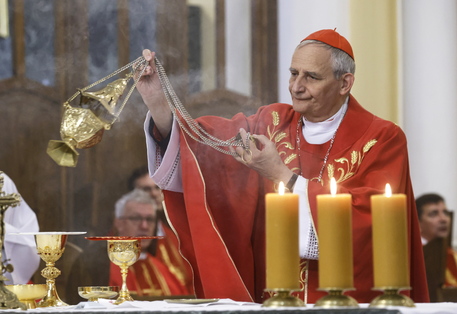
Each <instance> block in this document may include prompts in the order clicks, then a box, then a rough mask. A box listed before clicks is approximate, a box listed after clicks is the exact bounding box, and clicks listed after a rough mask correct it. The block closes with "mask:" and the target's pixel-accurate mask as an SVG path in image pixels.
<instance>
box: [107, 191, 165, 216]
mask: <svg viewBox="0 0 457 314" xmlns="http://www.w3.org/2000/svg"><path fill="white" fill-rule="evenodd" d="M131 201H133V202H136V203H140V204H151V205H152V206H153V207H154V209H156V208H157V203H156V201H154V199H153V198H152V197H151V196H150V195H149V193H147V192H145V191H143V190H140V189H134V190H133V191H131V192H129V193H127V194H124V195H123V196H122V197H121V198H120V199H119V200H118V201H117V202H116V204H115V205H114V216H115V217H116V218H120V217H122V215H123V214H124V210H125V205H127V203H128V202H131Z"/></svg>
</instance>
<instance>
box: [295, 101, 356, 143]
mask: <svg viewBox="0 0 457 314" xmlns="http://www.w3.org/2000/svg"><path fill="white" fill-rule="evenodd" d="M348 100H349V97H347V98H346V101H345V102H344V104H343V105H342V106H341V108H340V110H338V112H337V113H335V114H334V115H333V116H331V117H330V118H328V119H327V120H325V121H322V122H311V121H308V120H306V119H305V118H304V117H303V129H302V132H303V137H304V138H305V140H306V141H307V142H308V143H310V144H323V143H326V142H328V141H330V139H331V138H332V137H333V135H334V134H335V132H336V130H338V127H339V125H340V123H341V120H343V118H344V115H345V114H346V111H347V108H348Z"/></svg>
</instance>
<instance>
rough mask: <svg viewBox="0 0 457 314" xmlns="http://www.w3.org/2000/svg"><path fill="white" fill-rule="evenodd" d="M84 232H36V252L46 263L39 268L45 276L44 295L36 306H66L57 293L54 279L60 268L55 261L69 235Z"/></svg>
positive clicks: (58, 257) (62, 250) (58, 274)
mask: <svg viewBox="0 0 457 314" xmlns="http://www.w3.org/2000/svg"><path fill="white" fill-rule="evenodd" d="M85 233H86V232H37V233H34V235H35V243H36V247H37V253H38V255H39V256H40V257H41V259H42V260H43V261H44V262H45V263H46V267H45V268H43V269H42V270H41V275H42V276H43V277H44V278H46V285H47V292H46V295H45V296H44V297H43V299H41V301H40V302H38V304H37V306H38V307H49V306H67V305H68V304H66V303H65V302H63V301H62V300H61V299H60V297H59V295H58V294H57V290H56V285H55V279H56V278H57V277H59V276H60V273H61V272H60V270H59V269H58V268H56V267H55V266H54V265H55V262H56V261H58V260H59V259H60V257H61V256H62V254H63V252H64V251H65V244H66V243H67V237H68V236H69V235H77V234H85Z"/></svg>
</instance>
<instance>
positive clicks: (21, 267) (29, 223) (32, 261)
mask: <svg viewBox="0 0 457 314" xmlns="http://www.w3.org/2000/svg"><path fill="white" fill-rule="evenodd" d="M0 180H2V182H3V183H2V184H0V186H1V188H0V191H1V192H2V193H3V194H2V195H3V196H4V195H9V194H13V193H17V194H19V192H18V190H17V188H16V185H15V184H14V182H13V180H11V179H10V177H8V176H7V175H6V174H5V173H3V172H1V171H0ZM4 223H5V244H4V251H3V252H2V261H7V263H8V264H12V265H13V267H14V270H13V272H11V273H9V272H6V273H5V274H4V275H5V276H6V277H7V278H8V281H6V282H5V284H7V285H12V284H26V283H28V282H29V281H30V279H31V277H32V275H33V273H34V272H35V271H36V270H37V268H38V265H39V264H40V257H39V256H38V254H37V250H36V245H35V239H34V238H33V235H14V234H10V233H19V232H38V231H39V230H38V229H39V228H38V220H37V217H36V214H35V212H34V211H33V210H32V209H31V208H30V207H29V205H27V203H26V202H25V200H24V199H21V202H20V203H19V204H18V205H17V206H16V207H10V208H8V209H7V210H6V211H5V216H4Z"/></svg>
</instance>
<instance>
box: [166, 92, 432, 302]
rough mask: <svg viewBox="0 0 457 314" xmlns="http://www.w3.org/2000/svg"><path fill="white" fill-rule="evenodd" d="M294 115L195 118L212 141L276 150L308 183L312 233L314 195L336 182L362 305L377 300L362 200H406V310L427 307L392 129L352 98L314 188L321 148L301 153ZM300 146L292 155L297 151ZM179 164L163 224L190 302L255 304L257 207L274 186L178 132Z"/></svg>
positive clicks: (399, 148) (406, 181)
mask: <svg viewBox="0 0 457 314" xmlns="http://www.w3.org/2000/svg"><path fill="white" fill-rule="evenodd" d="M300 118H301V117H300V114H298V113H296V112H295V111H294V110H293V108H292V106H290V105H287V104H272V105H269V106H264V107H261V108H260V109H259V110H258V112H257V113H256V114H255V115H253V116H250V117H245V116H244V115H242V114H238V115H236V116H234V117H233V118H232V119H224V118H220V117H212V116H207V117H202V118H199V119H197V121H198V122H199V124H200V125H201V126H202V127H203V128H205V129H206V130H207V131H208V133H210V134H212V135H214V136H215V137H217V138H220V139H229V138H231V137H233V136H235V135H236V134H237V133H238V131H239V129H240V128H241V127H242V128H244V129H246V130H247V131H249V132H251V133H252V134H264V135H265V136H266V137H268V138H269V139H270V140H271V141H273V142H274V143H275V144H276V147H277V149H278V151H279V153H280V156H281V157H282V159H283V161H284V163H285V164H286V165H287V166H288V167H289V168H290V169H291V170H293V171H295V172H296V173H298V174H300V175H302V176H303V177H305V178H307V179H309V180H310V181H309V191H308V194H309V203H310V206H311V212H312V216H313V219H314V225H315V226H317V220H316V219H317V215H316V195H317V194H327V193H329V178H330V177H332V176H333V177H335V178H336V180H337V182H338V187H339V192H340V193H350V194H352V199H353V248H354V283H355V289H356V290H355V291H352V292H349V293H348V294H350V295H351V296H353V297H354V298H355V299H356V300H357V301H358V302H360V303H366V302H371V300H372V299H373V298H374V297H375V296H376V295H378V294H379V292H375V291H372V287H373V265H372V240H371V238H372V237H371V212H370V196H371V195H372V194H383V193H384V189H385V185H386V183H389V184H390V185H391V187H392V190H393V192H394V193H405V194H406V195H407V197H408V205H409V206H408V230H409V260H410V272H411V274H410V275H411V276H410V278H411V287H412V290H411V291H406V292H405V293H406V294H409V295H410V296H411V297H412V299H413V300H414V301H415V302H427V301H428V291H427V284H426V276H425V267H424V259H423V253H422V244H421V241H420V233H419V224H418V219H417V213H416V209H415V203H414V195H413V190H412V187H411V181H410V175H409V164H408V154H407V148H406V138H405V135H404V133H403V132H402V130H401V129H400V128H399V127H398V126H396V125H395V124H393V123H391V122H388V121H385V120H382V119H380V118H378V117H376V116H374V115H372V114H371V113H369V112H368V111H366V110H365V109H363V108H362V107H361V106H360V105H359V104H358V103H357V101H356V100H355V99H354V98H353V97H352V96H351V97H350V100H349V105H348V110H347V112H346V115H345V117H344V119H343V121H342V123H341V125H340V127H339V129H338V132H337V134H336V137H335V142H334V145H333V148H332V150H331V152H330V155H329V159H328V164H327V166H326V167H325V171H324V175H323V182H321V183H319V182H317V180H316V178H317V177H318V175H319V171H320V170H321V168H322V166H323V159H324V156H325V154H326V152H327V149H328V146H329V143H328V142H327V143H324V144H322V145H312V144H308V143H307V142H306V140H305V139H304V138H303V135H302V132H301V129H300V125H299V121H300ZM297 137H300V139H299V142H300V147H297ZM180 145H181V146H180V158H181V165H182V177H183V189H184V192H183V193H176V192H170V191H165V201H166V204H167V210H168V216H169V219H170V221H171V224H172V226H173V228H174V230H176V231H177V235H178V238H179V240H180V243H181V249H182V253H183V255H184V256H185V257H186V258H187V259H188V260H189V262H190V263H191V265H192V269H193V273H194V285H195V290H196V293H197V297H200V298H232V299H234V300H237V301H256V302H263V298H262V295H263V289H264V287H265V234H264V233H265V214H264V207H265V206H264V205H265V204H264V198H265V194H266V193H268V192H273V189H274V187H273V183H272V182H271V181H269V180H266V179H264V178H262V177H260V176H259V175H258V174H257V172H255V171H253V170H250V169H249V168H247V167H246V166H245V165H243V164H241V163H238V162H237V161H236V160H234V159H233V157H232V156H230V155H225V154H223V153H220V152H218V151H216V150H214V149H213V148H211V147H209V146H205V145H202V144H200V143H197V142H196V141H194V140H193V139H191V138H190V137H189V136H188V135H187V134H185V133H184V132H182V131H181V141H180ZM307 280H308V303H314V302H315V301H316V300H317V299H318V298H320V297H321V296H323V295H324V294H323V293H322V292H318V291H316V289H317V288H318V286H317V283H318V269H317V261H310V263H309V271H308V279H307Z"/></svg>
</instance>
